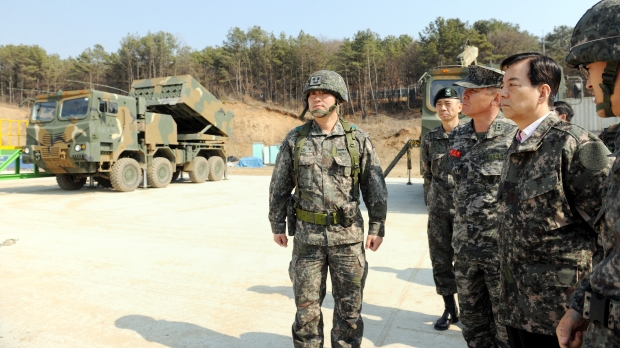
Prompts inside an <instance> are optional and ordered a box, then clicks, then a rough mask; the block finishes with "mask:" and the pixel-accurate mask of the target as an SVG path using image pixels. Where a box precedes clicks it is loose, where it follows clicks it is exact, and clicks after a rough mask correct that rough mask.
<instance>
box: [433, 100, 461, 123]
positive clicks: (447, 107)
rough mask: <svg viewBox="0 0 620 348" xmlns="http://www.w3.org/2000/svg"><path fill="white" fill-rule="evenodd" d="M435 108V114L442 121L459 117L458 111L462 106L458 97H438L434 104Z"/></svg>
mask: <svg viewBox="0 0 620 348" xmlns="http://www.w3.org/2000/svg"><path fill="white" fill-rule="evenodd" d="M435 108H436V109H437V116H439V118H440V119H441V120H442V121H452V120H454V119H455V118H457V117H459V112H461V109H462V108H463V106H462V105H461V102H460V101H459V100H458V99H452V98H445V99H439V100H438V101H437V104H435Z"/></svg>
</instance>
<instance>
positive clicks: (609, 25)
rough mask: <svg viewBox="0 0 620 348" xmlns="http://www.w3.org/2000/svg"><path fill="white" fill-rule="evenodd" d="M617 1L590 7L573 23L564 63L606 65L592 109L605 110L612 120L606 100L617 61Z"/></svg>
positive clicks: (619, 34) (619, 2)
mask: <svg viewBox="0 0 620 348" xmlns="http://www.w3.org/2000/svg"><path fill="white" fill-rule="evenodd" d="M618 13H620V0H603V1H601V2H599V3H597V4H596V5H594V6H592V8H590V9H589V10H588V11H587V12H586V13H585V14H584V15H583V16H582V17H581V19H580V20H579V22H577V25H576V26H575V29H574V30H573V35H572V36H571V39H570V51H569V53H568V56H566V64H568V65H569V66H572V67H575V68H576V67H578V66H580V65H583V66H585V65H587V64H590V63H593V62H607V66H606V67H605V71H604V73H603V83H601V85H600V86H601V89H602V90H603V102H602V103H600V104H596V110H597V111H598V110H605V115H606V117H613V116H614V114H613V113H612V112H611V102H610V101H609V98H610V97H611V95H612V94H613V93H614V81H615V78H616V75H617V72H618V62H620V17H618Z"/></svg>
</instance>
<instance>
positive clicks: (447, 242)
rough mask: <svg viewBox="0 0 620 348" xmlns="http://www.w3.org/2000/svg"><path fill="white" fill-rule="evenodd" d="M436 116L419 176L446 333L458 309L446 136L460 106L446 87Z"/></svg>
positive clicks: (438, 100) (440, 322)
mask: <svg viewBox="0 0 620 348" xmlns="http://www.w3.org/2000/svg"><path fill="white" fill-rule="evenodd" d="M433 105H435V108H436V109H437V117H439V119H440V120H441V126H439V127H436V128H433V129H431V130H430V131H429V132H428V133H426V135H424V138H423V139H422V146H421V156H422V175H423V176H424V202H425V203H426V205H427V207H428V227H427V230H426V231H427V233H428V251H429V254H430V257H431V263H432V265H433V280H434V281H435V287H436V288H437V293H438V294H439V295H441V296H443V300H444V304H445V310H444V313H443V315H442V316H441V318H439V319H438V320H437V322H436V323H435V326H434V327H435V329H436V330H447V329H448V328H450V324H452V323H457V322H458V320H459V319H458V309H457V306H456V302H455V301H454V294H456V281H455V280H454V265H453V262H454V249H452V224H453V222H454V202H453V201H452V194H453V191H454V180H453V179H452V171H451V168H450V161H449V160H448V157H449V156H448V150H449V149H450V144H449V142H448V136H449V134H450V132H451V131H452V129H454V127H456V126H458V124H459V113H460V112H461V109H462V105H461V100H460V99H459V94H458V92H457V91H456V90H454V89H452V88H450V87H447V88H444V89H442V90H440V91H439V92H437V95H436V96H435V98H434V101H433Z"/></svg>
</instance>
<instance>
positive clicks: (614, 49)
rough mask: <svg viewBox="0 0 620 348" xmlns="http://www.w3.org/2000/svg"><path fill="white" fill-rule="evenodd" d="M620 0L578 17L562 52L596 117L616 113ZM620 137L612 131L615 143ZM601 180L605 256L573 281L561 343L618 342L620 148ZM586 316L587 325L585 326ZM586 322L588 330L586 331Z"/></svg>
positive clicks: (618, 108) (599, 219)
mask: <svg viewBox="0 0 620 348" xmlns="http://www.w3.org/2000/svg"><path fill="white" fill-rule="evenodd" d="M618 13H620V0H604V1H601V2H599V3H597V4H596V5H594V6H593V7H592V8H590V9H589V10H588V11H587V12H586V13H585V14H584V15H583V17H581V19H580V20H579V22H578V23H577V25H576V26H575V29H574V30H573V35H572V37H571V48H570V51H569V53H568V56H567V57H566V63H567V64H568V65H569V66H573V67H579V68H580V70H582V72H583V73H584V75H585V77H586V78H587V82H586V88H589V89H591V90H592V91H593V93H594V102H595V103H596V110H597V114H598V116H600V117H614V116H616V117H617V116H620V78H619V77H618V75H619V74H618V64H619V63H620V49H618V48H619V47H620V36H619V35H618V33H620V18H619V17H618ZM618 139H620V137H619V136H616V143H617V142H618ZM612 156H613V157H615V160H614V163H613V165H612V167H611V171H610V173H609V176H608V178H607V181H606V185H605V192H604V195H603V202H602V208H601V212H600V213H599V214H598V215H597V216H596V217H595V221H596V222H601V223H602V226H603V233H602V234H603V236H604V239H606V240H609V241H610V242H611V243H609V244H610V245H611V248H609V247H608V245H609V244H608V243H604V245H605V247H606V249H605V256H606V257H605V259H604V260H603V261H601V262H600V263H599V264H597V265H596V266H594V268H593V269H592V272H591V273H590V274H589V275H588V277H586V278H585V279H583V280H582V281H581V282H580V283H579V284H578V285H577V290H576V291H575V292H574V293H573V295H572V297H571V298H570V300H569V301H568V303H567V307H569V308H568V310H567V311H566V314H564V317H562V320H561V321H560V323H559V325H558V327H557V328H556V333H557V336H558V340H559V341H560V346H562V347H581V346H582V341H583V343H584V345H583V346H584V347H587V348H590V347H620V319H619V318H620V199H619V198H618V197H620V151H619V149H618V148H615V151H614V153H613V154H612ZM588 321H589V326H588ZM586 328H587V331H585V330H586Z"/></svg>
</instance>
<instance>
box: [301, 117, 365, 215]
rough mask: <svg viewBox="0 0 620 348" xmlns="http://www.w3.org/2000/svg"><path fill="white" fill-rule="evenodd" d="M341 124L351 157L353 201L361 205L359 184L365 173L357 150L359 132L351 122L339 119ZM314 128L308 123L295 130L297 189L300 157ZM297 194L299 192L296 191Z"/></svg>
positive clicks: (310, 122)
mask: <svg viewBox="0 0 620 348" xmlns="http://www.w3.org/2000/svg"><path fill="white" fill-rule="evenodd" d="M338 120H339V122H340V124H342V128H344V132H345V139H346V143H347V150H348V152H349V156H350V157H351V177H352V178H353V199H354V200H355V201H356V202H358V203H359V200H360V193H359V191H360V190H359V184H360V176H363V175H364V173H363V171H362V168H361V166H360V153H359V150H358V148H357V141H356V138H355V131H356V130H357V126H356V125H354V124H350V123H349V122H347V121H345V120H343V119H341V118H339V119H338ZM311 128H312V121H308V122H306V123H304V124H303V125H301V126H297V127H296V128H295V132H296V133H297V137H296V139H295V153H294V155H293V170H294V175H295V187H296V188H297V187H298V186H299V185H298V184H299V183H298V178H299V157H300V156H301V150H302V149H303V148H304V144H305V143H306V139H307V137H308V134H309V133H310V129H311ZM295 192H298V190H297V189H296V190H295ZM297 198H298V199H299V198H301V192H299V194H298V197H297Z"/></svg>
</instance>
